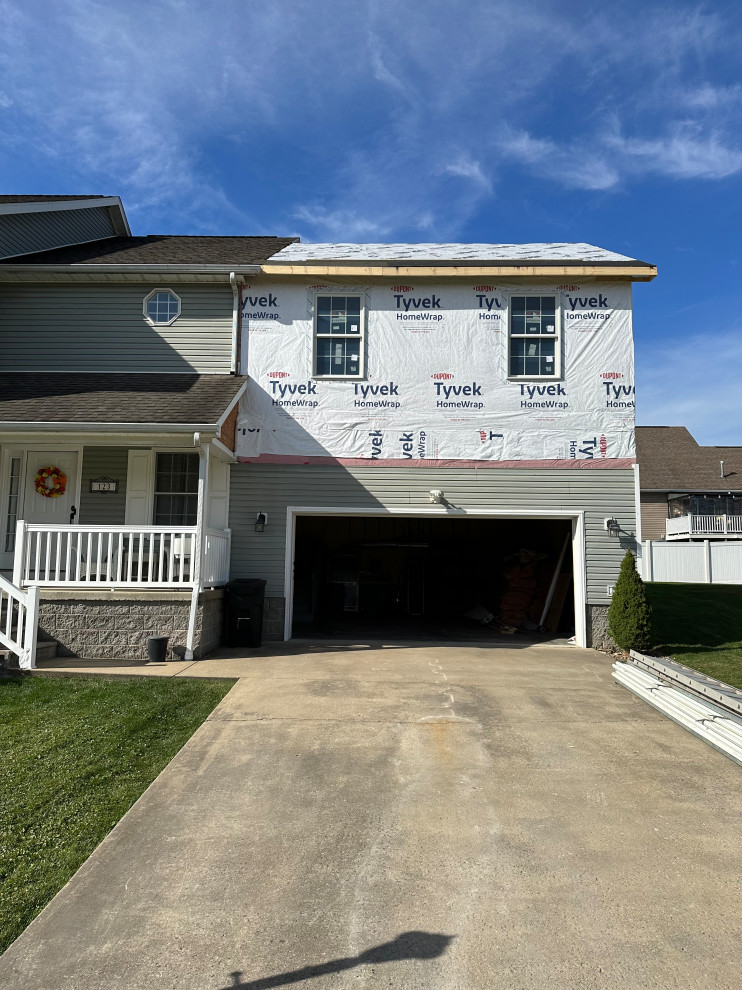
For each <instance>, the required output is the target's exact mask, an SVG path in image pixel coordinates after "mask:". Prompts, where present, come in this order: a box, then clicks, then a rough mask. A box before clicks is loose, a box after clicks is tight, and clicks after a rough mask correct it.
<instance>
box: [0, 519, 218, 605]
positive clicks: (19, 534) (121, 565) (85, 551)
mask: <svg viewBox="0 0 742 990" xmlns="http://www.w3.org/2000/svg"><path fill="white" fill-rule="evenodd" d="M199 536H200V534H199V532H198V530H197V527H196V526H82V525H80V526H75V525H72V526H45V525H42V524H36V523H26V522H24V521H22V520H21V521H19V523H18V527H17V531H16V549H15V558H14V569H13V582H14V584H16V585H18V586H19V587H36V586H38V587H46V588H72V587H74V588H90V587H93V586H98V587H106V588H142V589H144V588H194V587H196V586H197V587H198V588H203V587H208V586H213V585H219V584H224V583H226V581H227V580H229V550H230V532H229V530H215V529H205V530H204V532H203V541H201V540H200V539H199ZM201 542H202V546H203V556H202V560H201V566H200V568H199V567H198V566H196V565H197V561H196V556H197V553H198V550H199V544H200V543H201ZM199 572H200V573H199Z"/></svg>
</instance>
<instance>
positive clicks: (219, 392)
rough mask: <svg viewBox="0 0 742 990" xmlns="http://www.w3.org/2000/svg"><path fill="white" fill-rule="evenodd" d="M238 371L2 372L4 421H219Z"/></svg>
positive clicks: (235, 388)
mask: <svg viewBox="0 0 742 990" xmlns="http://www.w3.org/2000/svg"><path fill="white" fill-rule="evenodd" d="M246 380H247V379H246V378H244V377H242V376H239V375H196V374H174V375H154V374H144V375H124V374H120V375H119V374H63V373H59V374H36V373H33V372H20V373H18V372H15V373H1V374H0V425H1V424H2V423H3V422H5V423H110V424H112V425H115V424H122V423H161V424H168V425H178V424H181V425H183V424H190V423H194V424H201V425H205V424H216V422H217V421H218V420H219V418H220V417H221V416H222V415H223V413H224V412H225V411H226V409H227V408H228V406H229V405H230V403H231V402H232V400H233V399H234V397H235V396H236V395H237V393H238V392H239V390H240V389H241V388H242V385H243V384H244V382H245V381H246Z"/></svg>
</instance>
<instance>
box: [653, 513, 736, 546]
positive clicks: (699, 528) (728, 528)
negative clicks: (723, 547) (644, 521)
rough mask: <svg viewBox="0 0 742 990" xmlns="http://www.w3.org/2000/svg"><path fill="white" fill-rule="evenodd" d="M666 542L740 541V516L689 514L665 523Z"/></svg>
mask: <svg viewBox="0 0 742 990" xmlns="http://www.w3.org/2000/svg"><path fill="white" fill-rule="evenodd" d="M665 539H666V540H694V539H696V540H740V539H742V515H739V514H736V513H735V514H730V513H721V514H718V515H708V514H702V515H699V514H696V513H691V514H689V515H685V516H676V517H675V518H673V519H668V520H667V521H666V522H665Z"/></svg>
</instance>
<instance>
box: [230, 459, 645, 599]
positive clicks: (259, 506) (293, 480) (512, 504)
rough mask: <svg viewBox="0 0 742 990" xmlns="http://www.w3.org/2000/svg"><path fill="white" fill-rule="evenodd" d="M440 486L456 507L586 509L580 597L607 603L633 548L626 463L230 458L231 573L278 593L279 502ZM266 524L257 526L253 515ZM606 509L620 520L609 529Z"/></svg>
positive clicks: (367, 504)
mask: <svg viewBox="0 0 742 990" xmlns="http://www.w3.org/2000/svg"><path fill="white" fill-rule="evenodd" d="M432 488H442V489H443V490H444V491H445V493H446V499H447V500H448V501H449V502H451V503H452V504H453V505H456V506H457V507H461V508H464V509H469V510H471V509H480V510H487V509H489V510H495V509H500V510H505V511H508V512H513V513H515V514H517V512H518V511H519V510H532V511H538V510H539V509H543V510H546V509H552V510H554V509H559V510H563V511H566V512H576V511H584V512H585V530H586V532H585V540H586V552H587V583H588V595H587V601H588V603H590V604H607V603H608V602H609V601H610V598H609V596H608V593H607V587H608V586H609V585H613V584H615V582H616V578H617V576H618V570H619V567H620V564H621V560H622V559H623V556H624V554H625V553H626V549H627V548H630V549H632V550H633V549H634V548H635V542H634V537H635V511H634V472H633V471H632V470H631V469H628V470H615V471H609V470H557V469H555V470H526V469H523V470H520V469H503V470H499V469H481V470H477V469H474V468H471V469H461V470H457V469H455V468H448V469H445V470H443V469H432V468H431V469H427V468H407V469H406V468H383V467H368V468H365V467H364V468H353V469H345V468H342V467H321V466H311V465H307V466H304V465H296V466H294V465H286V466H271V465H258V464H235V465H234V466H233V467H232V485H231V499H230V528H231V530H232V570H231V574H232V576H233V577H258V578H266V579H267V581H268V586H267V588H266V593H267V594H268V595H283V594H284V554H285V546H286V507H287V506H289V505H292V506H327V507H339V508H340V507H341V508H346V507H347V508H352V509H359V508H368V509H378V508H380V507H385V508H395V507H398V508H407V509H409V508H419V509H420V512H421V514H423V515H424V514H425V513H426V512H427V511H429V509H430V503H429V499H428V492H429V491H430V489H432ZM258 512H267V513H268V520H269V524H268V526H267V527H266V529H265V531H264V532H263V533H255V531H254V525H255V516H256V515H257V513H258ZM606 517H615V518H616V519H618V521H619V524H620V525H621V529H622V531H623V532H622V535H621V538H620V539H615V538H611V537H609V535H608V533H607V532H606V531H605V529H604V524H603V521H604V519H605V518H606Z"/></svg>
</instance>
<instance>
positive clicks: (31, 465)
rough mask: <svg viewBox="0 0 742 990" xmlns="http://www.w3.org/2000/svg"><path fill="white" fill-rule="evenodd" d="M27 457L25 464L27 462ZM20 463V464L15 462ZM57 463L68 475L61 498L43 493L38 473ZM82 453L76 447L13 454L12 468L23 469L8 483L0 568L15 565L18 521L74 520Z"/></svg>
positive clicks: (58, 522)
mask: <svg viewBox="0 0 742 990" xmlns="http://www.w3.org/2000/svg"><path fill="white" fill-rule="evenodd" d="M24 461H25V464H24ZM16 464H17V465H18V467H17V468H16V467H15V465H16ZM45 467H56V468H59V470H60V471H61V472H62V473H63V474H64V475H65V479H66V480H65V490H64V493H63V494H62V495H59V496H58V497H57V498H49V497H48V496H45V495H40V494H39V493H38V492H37V491H36V482H35V479H36V475H37V473H38V472H39V470H40V469H41V468H45ZM78 468H79V453H78V451H76V450H60V449H59V448H58V447H57V448H56V449H52V450H33V449H32V450H28V451H26V452H25V457H24V456H23V452H22V451H19V452H18V455H17V456H11V458H10V471H11V474H14V473H15V472H16V471H18V472H19V475H18V477H17V480H14V478H12V477H11V479H10V482H9V483H8V484H7V485H6V486H4V487H5V488H6V489H7V490H6V491H5V497H4V501H5V503H6V504H5V505H4V506H3V527H2V528H3V534H2V547H1V548H0V569H1V570H11V569H12V567H13V544H14V538H13V537H14V531H15V522H16V521H17V520H18V519H25V521H26V522H27V523H40V524H42V525H46V526H64V525H66V524H67V523H69V521H70V513H71V512H72V507H73V505H75V500H76V498H77V480H78Z"/></svg>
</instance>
